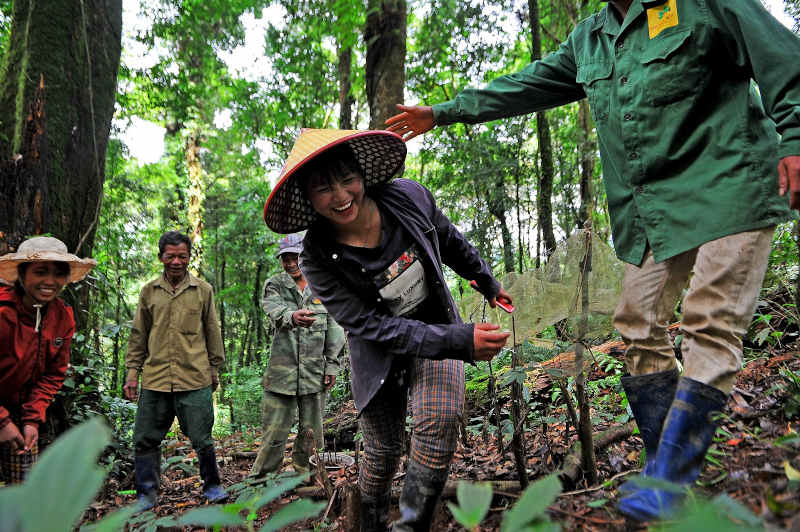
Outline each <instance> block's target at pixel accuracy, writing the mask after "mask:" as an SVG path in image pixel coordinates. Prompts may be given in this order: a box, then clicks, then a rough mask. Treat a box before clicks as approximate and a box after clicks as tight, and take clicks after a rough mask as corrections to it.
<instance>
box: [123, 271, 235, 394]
mask: <svg viewBox="0 0 800 532" xmlns="http://www.w3.org/2000/svg"><path fill="white" fill-rule="evenodd" d="M224 362H225V353H224V350H223V345H222V333H221V331H220V327H219V320H218V319H217V312H216V309H215V308H214V290H213V289H212V288H211V285H209V284H208V283H207V282H205V281H203V280H202V279H198V278H197V277H195V276H193V275H191V274H190V273H187V274H186V277H185V278H184V280H183V281H181V283H180V284H179V285H178V286H176V287H175V288H174V289H173V287H172V286H171V285H170V284H169V281H167V279H166V278H165V277H164V275H163V274H162V275H160V276H159V277H158V278H156V279H153V280H152V281H150V282H149V283H147V284H146V285H144V287H143V288H142V291H141V293H140V294H139V305H138V307H137V308H136V316H134V318H133V328H132V329H131V334H130V338H129V339H128V353H127V357H126V361H125V366H126V367H127V368H128V369H136V370H138V371H139V372H140V373H141V375H142V388H143V389H146V390H153V391H158V392H180V391H188V390H199V389H200V388H205V387H206V386H210V385H211V374H212V371H213V372H214V373H216V372H217V371H218V368H219V367H220V366H222V364H223V363H224Z"/></svg>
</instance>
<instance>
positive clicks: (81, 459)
mask: <svg viewBox="0 0 800 532" xmlns="http://www.w3.org/2000/svg"><path fill="white" fill-rule="evenodd" d="M110 440H111V433H110V431H109V430H108V427H106V425H105V423H104V422H103V421H102V420H101V419H100V418H93V419H91V420H89V421H87V422H85V423H82V424H81V425H78V426H77V427H75V428H73V429H70V430H68V431H67V432H66V433H64V435H62V436H61V437H60V438H58V439H57V440H56V441H55V442H54V443H53V444H52V445H51V446H50V447H48V448H47V449H46V450H45V451H44V453H42V456H41V459H40V460H39V462H38V463H36V465H34V466H33V468H32V469H31V473H30V476H29V477H28V479H27V480H26V481H25V483H24V484H23V485H22V489H23V490H24V495H23V496H22V497H23V498H22V504H23V505H24V507H23V510H22V512H21V513H22V523H23V528H24V530H26V531H31V532H38V531H43V530H47V531H52V532H56V531H59V530H65V531H66V530H72V528H73V527H74V526H75V524H76V523H77V522H78V519H80V517H81V515H82V514H83V512H84V510H86V507H87V506H88V505H89V503H91V502H92V499H94V496H95V495H96V494H97V492H98V491H99V489H100V486H102V484H103V478H104V477H105V473H104V472H103V471H102V470H101V469H100V468H99V467H98V466H97V457H98V456H99V455H100V452H101V451H102V450H103V448H104V447H105V446H106V445H108V443H109V441H110ZM42 501H47V504H42Z"/></svg>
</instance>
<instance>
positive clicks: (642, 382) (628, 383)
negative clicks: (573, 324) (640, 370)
mask: <svg viewBox="0 0 800 532" xmlns="http://www.w3.org/2000/svg"><path fill="white" fill-rule="evenodd" d="M678 376H679V374H678V370H677V369H671V370H667V371H659V372H657V373H647V374H645V375H637V376H631V375H626V376H624V377H622V379H621V382H622V387H623V388H624V389H625V395H626V396H627V397H628V404H629V405H630V407H631V411H632V412H633V417H634V419H636V426H637V427H639V435H640V436H641V437H642V442H643V443H644V455H645V462H644V469H642V472H641V476H643V477H647V476H650V475H651V474H652V472H653V465H654V464H655V463H656V452H657V451H658V441H659V440H660V439H661V429H662V428H663V426H664V420H665V419H666V418H667V412H669V407H670V405H671V404H672V400H673V399H674V398H675V389H676V388H677V387H678ZM634 489H636V480H635V479H633V480H629V481H628V482H625V483H624V484H623V485H621V486H620V487H619V489H618V490H617V492H618V493H619V494H620V495H625V494H628V493H630V492H631V491H633V490H634Z"/></svg>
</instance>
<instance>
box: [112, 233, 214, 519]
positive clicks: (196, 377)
mask: <svg viewBox="0 0 800 532" xmlns="http://www.w3.org/2000/svg"><path fill="white" fill-rule="evenodd" d="M191 251H192V244H191V241H190V240H189V237H188V236H186V235H184V234H182V233H179V232H177V231H169V232H167V233H164V234H163V235H161V238H160V239H159V241H158V260H159V261H161V263H162V264H163V265H164V273H163V274H161V275H160V276H158V277H157V278H156V279H153V280H152V281H150V282H149V283H147V284H146V285H144V287H143V288H142V291H141V293H140V294H139V305H138V307H137V308H136V315H135V317H134V318H133V328H132V329H131V334H130V338H129V339H128V353H127V357H126V362H125V366H126V367H127V368H128V375H127V377H126V379H125V386H124V391H125V396H126V397H127V398H128V399H130V400H132V401H136V400H137V399H138V400H139V403H138V409H137V411H136V425H135V427H134V429H133V440H134V444H135V452H136V456H135V460H134V463H135V467H136V493H137V495H138V497H139V503H140V504H141V506H142V508H143V509H150V508H152V507H153V505H154V504H155V501H156V495H157V492H158V483H159V476H160V464H161V449H160V446H161V440H163V439H164V436H165V435H166V434H167V431H168V430H169V428H170V426H171V425H172V422H173V421H174V419H175V416H178V421H179V422H180V425H181V430H182V431H183V432H184V434H186V435H187V436H189V439H190V440H191V442H192V447H193V448H194V450H195V452H196V453H197V460H198V462H199V467H200V477H201V478H202V479H203V495H205V497H206V498H207V499H208V500H209V501H210V502H222V501H225V500H226V499H227V498H228V494H227V493H226V492H225V490H224V489H223V488H222V487H221V486H220V479H219V472H218V470H217V458H216V454H215V452H214V441H213V440H212V439H211V427H212V426H213V425H214V404H213V400H212V398H211V393H212V392H213V391H214V390H216V388H217V386H218V385H219V368H220V367H221V366H222V364H223V363H224V362H225V354H224V352H223V346H222V334H221V332H220V328H219V321H218V319H217V312H216V310H215V309H214V291H213V289H212V288H211V285H209V284H208V283H207V282H205V281H203V280H201V279H198V278H197V277H195V276H194V275H192V274H191V273H189V272H188V271H187V269H188V266H189V258H190V257H191ZM140 375H141V380H142V390H141V395H140V394H139V391H138V388H139V376H140Z"/></svg>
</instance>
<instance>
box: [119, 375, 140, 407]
mask: <svg viewBox="0 0 800 532" xmlns="http://www.w3.org/2000/svg"><path fill="white" fill-rule="evenodd" d="M122 391H123V392H124V393H125V397H127V398H128V399H130V400H131V401H136V400H138V399H139V372H138V371H136V370H135V369H130V370H128V376H127V377H125V385H124V386H123V387H122Z"/></svg>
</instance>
